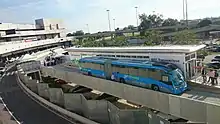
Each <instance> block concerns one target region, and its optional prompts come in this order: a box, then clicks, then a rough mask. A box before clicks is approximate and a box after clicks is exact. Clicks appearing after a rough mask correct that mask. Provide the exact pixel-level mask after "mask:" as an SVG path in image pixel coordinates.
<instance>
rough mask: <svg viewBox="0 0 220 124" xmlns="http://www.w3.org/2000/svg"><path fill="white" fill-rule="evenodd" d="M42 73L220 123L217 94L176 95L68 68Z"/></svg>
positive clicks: (196, 119) (211, 123)
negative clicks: (88, 74)
mask: <svg viewBox="0 0 220 124" xmlns="http://www.w3.org/2000/svg"><path fill="white" fill-rule="evenodd" d="M42 74H43V76H51V77H56V78H59V79H62V80H65V81H66V82H73V83H74V84H77V85H81V86H84V87H88V88H91V89H94V90H98V91H101V92H105V93H107V94H110V95H113V96H116V97H119V98H122V99H126V100H128V101H131V102H134V103H136V104H140V105H143V106H146V107H148V108H152V109H154V110H157V111H160V112H163V113H166V114H170V115H174V116H176V117H179V118H183V119H186V120H190V121H193V122H203V123H204V122H206V123H208V124H219V122H220V118H219V115H220V96H219V95H218V94H215V93H208V92H207V91H201V90H196V89H194V90H191V91H187V92H186V93H184V94H182V95H181V96H177V95H171V94H165V93H160V92H155V91H152V90H148V89H143V88H139V87H134V86H130V85H126V84H121V83H117V82H112V81H108V80H104V79H99V78H94V77H89V76H84V75H82V74H79V73H78V72H77V71H75V70H73V71H71V70H70V69H69V70H68V71H67V70H64V69H62V68H56V69H55V68H51V67H50V68H46V67H43V68H42Z"/></svg>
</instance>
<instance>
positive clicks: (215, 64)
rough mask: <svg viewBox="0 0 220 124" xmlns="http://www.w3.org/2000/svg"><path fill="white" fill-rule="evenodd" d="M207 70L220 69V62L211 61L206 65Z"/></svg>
mask: <svg viewBox="0 0 220 124" xmlns="http://www.w3.org/2000/svg"><path fill="white" fill-rule="evenodd" d="M206 66H207V67H208V68H213V69H220V62H219V61H213V62H211V63H208V64H206Z"/></svg>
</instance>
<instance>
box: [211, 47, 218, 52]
mask: <svg viewBox="0 0 220 124" xmlns="http://www.w3.org/2000/svg"><path fill="white" fill-rule="evenodd" d="M211 51H212V52H220V46H217V47H213V48H212V49H211Z"/></svg>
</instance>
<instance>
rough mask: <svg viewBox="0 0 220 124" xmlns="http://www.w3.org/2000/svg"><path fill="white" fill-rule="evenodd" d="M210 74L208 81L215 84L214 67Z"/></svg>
mask: <svg viewBox="0 0 220 124" xmlns="http://www.w3.org/2000/svg"><path fill="white" fill-rule="evenodd" d="M208 76H209V80H208V83H209V82H210V81H211V84H212V85H214V77H215V74H214V71H213V70H212V69H211V70H210V71H209V73H208Z"/></svg>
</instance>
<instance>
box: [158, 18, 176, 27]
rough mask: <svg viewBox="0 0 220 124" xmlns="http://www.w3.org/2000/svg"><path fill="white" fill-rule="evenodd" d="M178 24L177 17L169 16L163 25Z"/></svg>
mask: <svg viewBox="0 0 220 124" xmlns="http://www.w3.org/2000/svg"><path fill="white" fill-rule="evenodd" d="M177 24H179V22H178V20H177V19H171V18H168V19H165V20H164V21H163V23H162V26H174V25H177Z"/></svg>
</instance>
